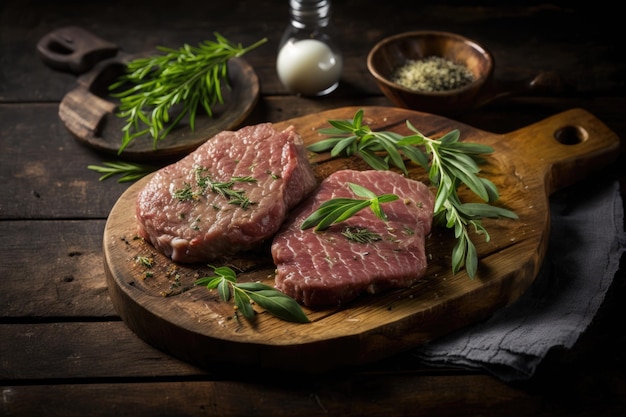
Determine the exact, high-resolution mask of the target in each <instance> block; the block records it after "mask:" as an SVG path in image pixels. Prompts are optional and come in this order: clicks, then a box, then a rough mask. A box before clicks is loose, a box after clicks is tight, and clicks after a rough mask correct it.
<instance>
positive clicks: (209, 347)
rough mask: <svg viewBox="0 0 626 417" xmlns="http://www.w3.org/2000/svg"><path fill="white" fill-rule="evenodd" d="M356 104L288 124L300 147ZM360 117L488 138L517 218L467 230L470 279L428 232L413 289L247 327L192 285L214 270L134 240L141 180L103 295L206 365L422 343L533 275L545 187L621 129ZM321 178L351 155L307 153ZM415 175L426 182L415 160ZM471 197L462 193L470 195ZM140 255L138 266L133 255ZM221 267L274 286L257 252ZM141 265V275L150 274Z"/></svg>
mask: <svg viewBox="0 0 626 417" xmlns="http://www.w3.org/2000/svg"><path fill="white" fill-rule="evenodd" d="M357 110H358V108H357V107H347V108H339V109H335V110H330V111H326V112H323V113H319V114H311V115H308V116H303V117H299V118H295V119H292V120H287V121H284V122H281V123H278V124H277V125H278V126H279V127H280V126H286V125H288V124H293V125H295V126H296V128H297V129H298V131H299V132H300V134H301V135H302V137H303V138H304V140H305V142H306V143H307V144H310V143H313V142H315V141H318V140H319V139H321V138H323V136H321V135H320V134H319V133H318V132H317V130H318V129H319V128H322V127H328V123H327V120H329V119H348V118H351V117H352V116H353V115H354V114H355V112H356V111H357ZM364 110H365V118H364V121H365V123H367V124H368V125H370V126H371V127H372V128H373V129H376V130H394V131H397V132H399V133H404V134H408V133H409V131H408V130H407V128H406V125H405V122H406V120H410V121H411V122H412V123H413V125H415V126H416V127H417V128H418V129H420V130H421V132H422V133H424V134H426V135H428V136H431V137H435V138H436V137H438V136H440V135H442V134H444V133H446V132H448V131H449V130H451V129H459V130H460V131H461V137H462V138H464V140H466V141H469V142H479V143H483V144H487V145H491V146H492V147H493V148H494V149H495V152H494V153H493V154H492V155H491V156H489V157H488V158H487V163H486V164H485V165H484V166H483V171H482V174H483V175H484V176H485V177H487V178H489V179H491V180H492V181H493V182H494V183H495V184H496V185H497V186H498V188H499V190H500V194H501V198H500V201H499V202H498V204H500V205H502V206H504V207H507V208H509V209H511V210H513V211H515V212H516V213H517V214H518V216H519V220H501V219H499V220H489V219H488V220H485V221H484V225H485V227H486V228H487V230H488V231H489V233H490V235H491V240H490V241H489V242H485V239H484V238H483V237H481V236H475V237H474V242H475V243H476V244H477V249H478V253H479V258H480V264H479V270H478V273H477V276H476V277H475V278H474V279H470V278H469V277H468V276H467V275H466V273H465V272H461V273H458V274H456V275H454V274H452V272H451V263H450V253H451V250H452V246H453V245H454V243H455V241H454V238H453V236H452V235H451V234H450V233H449V231H448V230H446V229H442V228H435V230H434V231H433V233H432V235H431V236H430V237H429V238H428V239H427V245H426V246H427V247H426V250H427V253H428V254H429V257H430V258H431V260H430V263H429V267H428V271H427V274H426V276H425V277H424V278H423V279H421V280H420V281H419V282H418V283H417V284H416V285H414V286H413V287H412V288H409V289H405V290H397V291H392V292H389V293H386V294H382V295H377V296H367V295H364V296H362V297H361V298H359V299H358V300H357V301H355V302H353V303H351V304H349V305H346V306H345V307H343V308H335V309H324V310H309V309H305V312H306V313H307V314H308V316H309V318H310V319H311V321H312V322H311V323H310V324H292V323H287V322H284V321H281V320H279V319H276V318H274V317H273V316H271V315H269V314H268V313H266V312H263V311H261V310H260V309H259V313H260V314H258V317H257V320H256V321H255V322H254V323H250V322H248V321H246V320H245V319H243V318H240V319H235V318H233V317H234V312H233V307H232V304H231V303H224V302H221V301H219V299H218V296H217V294H215V293H214V292H210V291H208V290H207V289H206V288H205V287H194V286H193V282H194V281H195V280H196V279H197V278H199V277H202V276H205V275H208V274H210V273H211V268H209V267H208V266H205V265H194V266H185V265H179V264H175V263H173V262H171V260H169V259H167V258H165V257H164V256H162V255H160V254H159V253H157V252H156V251H155V249H154V248H153V247H152V246H151V245H149V244H148V243H146V242H144V241H143V240H141V239H137V238H136V230H137V226H136V219H135V215H134V213H135V210H134V207H135V198H136V195H137V193H138V191H139V189H140V188H141V187H142V186H143V185H144V184H145V182H146V180H147V179H144V180H142V181H140V182H138V183H137V184H134V185H133V186H132V187H130V188H129V189H128V190H127V191H126V192H125V193H124V194H123V195H122V196H121V198H120V199H119V201H118V202H117V203H116V205H115V206H114V207H113V209H112V211H111V213H110V216H109V218H108V221H107V224H106V228H105V232H104V264H105V269H106V276H107V279H108V286H109V290H110V295H111V299H112V301H113V304H114V305H115V308H116V310H117V311H118V312H119V314H120V315H121V317H122V318H123V320H124V321H125V322H126V324H127V325H128V326H129V327H130V328H131V329H132V330H133V331H134V332H136V333H137V335H139V336H140V337H141V338H142V339H144V340H146V341H147V342H149V343H151V344H152V345H154V346H156V347H158V348H160V349H162V350H164V351H166V352H169V353H170V354H172V355H174V356H177V357H179V358H181V359H183V360H186V361H189V362H191V363H194V364H196V365H199V366H202V367H220V366H232V365H255V366H260V367H273V368H275V369H283V370H291V371H308V372H320V371H325V370H329V369H332V368H336V367H340V366H344V365H356V364H362V363H367V362H371V361H375V360H378V359H381V358H384V357H388V356H391V355H393V354H396V353H399V352H401V351H405V350H407V349H410V348H413V347H416V346H419V345H420V344H423V343H425V342H428V341H430V340H432V339H434V338H436V337H439V336H442V335H444V334H446V333H449V332H451V331H453V330H456V329H459V328H461V327H463V326H467V325H469V324H471V323H474V322H477V321H479V320H483V319H485V318H487V317H488V316H489V315H490V314H492V313H493V312H494V311H495V310H497V309H500V308H502V307H504V306H506V305H508V304H510V303H511V302H513V301H514V300H516V299H517V298H518V297H519V296H520V295H521V294H522V293H523V292H524V291H525V290H526V289H527V288H528V286H529V285H530V284H531V283H532V282H533V280H534V279H535V277H536V275H537V272H538V269H539V267H540V265H541V263H542V260H543V257H544V254H545V252H546V247H547V242H548V238H549V226H550V212H549V205H548V203H549V201H548V197H549V195H550V194H551V193H552V192H554V191H556V190H558V189H560V188H563V187H565V186H568V185H570V184H573V183H574V182H576V181H578V180H580V179H582V178H584V177H585V176H586V175H588V174H589V173H590V172H592V171H593V170H595V169H598V168H600V167H603V166H605V165H607V164H609V163H611V162H612V161H613V160H614V159H615V157H616V155H617V152H616V150H617V148H618V145H619V139H618V138H617V136H616V135H615V134H614V133H613V132H612V131H611V130H609V129H608V128H607V127H606V126H605V125H604V124H603V123H602V122H601V121H599V120H598V119H597V118H595V117H594V116H593V115H591V114H589V113H588V112H586V111H584V110H580V109H574V110H570V111H567V112H564V113H560V114H557V115H555V116H553V117H550V118H548V119H546V120H543V121H541V122H538V123H536V124H533V125H530V126H527V127H525V128H522V129H520V130H517V131H514V132H510V133H506V134H493V133H489V132H486V131H482V130H478V129H475V128H473V127H470V126H467V125H463V124H460V123H458V122H455V121H453V120H450V119H446V118H444V117H439V116H435V115H431V114H425V113H419V112H413V111H409V110H403V109H398V108H388V107H366V108H364ZM311 162H312V163H313V164H314V169H315V171H316V174H317V176H318V177H319V178H320V179H321V178H323V177H325V176H327V175H328V174H329V173H331V172H334V171H335V170H338V169H342V168H354V169H366V168H367V167H366V166H364V165H363V164H362V163H359V162H358V160H356V159H335V160H332V159H330V158H329V156H328V155H326V154H322V155H311ZM411 176H412V177H414V178H416V179H421V180H425V177H424V173H423V170H422V169H421V168H419V167H415V168H414V169H412V171H411ZM468 197H469V196H468ZM138 256H141V257H147V258H149V259H151V260H152V263H153V266H152V267H151V268H146V267H145V266H144V265H142V264H140V263H139V262H137V257H138ZM224 264H227V265H230V266H233V267H235V268H237V269H240V270H241V271H242V272H241V273H240V274H239V278H238V279H240V280H261V281H264V282H266V283H268V284H270V285H271V284H272V283H273V279H272V277H271V275H272V273H273V270H274V265H273V263H272V259H271V256H270V255H269V252H268V250H267V247H265V248H259V251H258V252H256V253H249V254H242V255H241V256H238V257H235V258H232V259H228V260H226V261H225V262H224ZM147 273H149V276H147Z"/></svg>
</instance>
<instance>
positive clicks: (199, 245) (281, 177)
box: [136, 123, 317, 263]
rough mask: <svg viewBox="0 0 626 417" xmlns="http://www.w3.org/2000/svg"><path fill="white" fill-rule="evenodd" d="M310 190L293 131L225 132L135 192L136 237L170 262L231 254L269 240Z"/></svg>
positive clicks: (264, 127) (267, 126) (261, 127)
mask: <svg viewBox="0 0 626 417" xmlns="http://www.w3.org/2000/svg"><path fill="white" fill-rule="evenodd" d="M316 185H317V183H316V180H315V177H314V174H313V170H312V168H311V166H310V164H309V162H308V160H307V158H306V154H305V148H304V145H303V143H302V139H301V138H300V136H299V135H298V134H297V133H296V131H295V129H294V128H293V127H289V128H287V129H285V130H284V131H282V132H281V131H277V130H275V129H274V127H273V125H272V124H271V123H262V124H258V125H255V126H247V127H244V128H242V129H240V130H238V131H235V132H233V131H224V132H221V133H219V134H217V135H215V136H214V137H213V138H212V139H210V140H209V141H207V142H206V143H204V144H203V145H202V146H200V147H199V148H198V149H197V150H195V151H194V152H193V153H191V154H189V155H187V156H186V157H185V158H183V159H181V160H180V161H178V162H177V163H175V164H172V165H169V166H167V167H165V168H163V169H161V170H159V171H158V172H157V173H156V174H155V175H154V177H153V178H151V179H150V181H149V182H148V183H147V184H146V186H145V187H144V188H143V189H142V190H141V191H140V192H139V195H138V198H137V212H136V216H137V219H138V221H139V233H140V235H141V236H142V237H143V238H145V239H146V240H148V241H150V242H151V243H152V244H153V245H154V246H155V247H156V248H157V249H158V250H159V251H161V252H162V253H163V254H165V255H166V256H168V257H171V259H172V260H174V261H176V262H183V263H192V262H204V261H209V260H213V259H216V258H218V257H222V256H225V255H232V254H234V253H236V252H239V251H243V250H249V249H251V248H253V247H254V246H255V245H257V244H258V243H259V242H261V241H263V240H265V239H268V238H270V237H271V236H272V235H274V234H275V233H276V231H277V230H278V229H279V228H280V225H281V223H282V222H283V221H284V220H285V217H286V216H287V214H288V211H289V209H291V208H292V207H293V206H295V205H296V204H297V203H299V202H300V200H302V198H304V197H305V196H306V195H307V194H308V193H310V192H311V191H312V190H313V189H314V188H315V186H316Z"/></svg>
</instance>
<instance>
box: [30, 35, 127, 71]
mask: <svg viewBox="0 0 626 417" xmlns="http://www.w3.org/2000/svg"><path fill="white" fill-rule="evenodd" d="M118 49H119V48H118V46H117V45H115V44H114V43H111V42H109V41H106V40H104V39H102V38H99V37H98V36H96V35H94V34H93V33H91V32H89V31H87V30H85V29H83V28H81V27H77V26H67V27H63V28H60V29H56V30H54V31H52V32H50V33H48V34H47V35H45V36H43V37H42V38H41V39H40V40H39V42H38V43H37V52H38V53H39V56H40V57H41V59H42V60H43V61H44V62H45V63H46V64H47V65H49V66H51V67H52V68H56V69H60V70H63V71H69V72H73V73H77V74H81V73H83V72H87V71H89V70H90V69H91V68H92V67H93V66H94V65H95V64H96V63H98V62H100V61H102V60H104V59H107V58H110V57H112V56H114V55H115V54H116V53H117V51H118Z"/></svg>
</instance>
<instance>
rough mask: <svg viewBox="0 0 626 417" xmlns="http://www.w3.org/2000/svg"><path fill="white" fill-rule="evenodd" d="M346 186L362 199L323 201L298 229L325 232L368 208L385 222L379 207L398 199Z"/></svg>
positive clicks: (357, 186)
mask: <svg viewBox="0 0 626 417" xmlns="http://www.w3.org/2000/svg"><path fill="white" fill-rule="evenodd" d="M348 186H349V187H350V189H351V190H352V192H353V193H354V194H356V195H357V196H359V197H363V198H364V199H355V198H333V199H330V200H328V201H325V202H324V203H322V204H321V205H320V206H319V207H318V208H317V210H315V211H314V212H313V213H311V215H309V216H308V217H307V218H306V219H304V221H303V222H302V225H301V226H300V228H301V229H302V230H304V229H308V228H310V227H313V226H315V231H316V232H317V231H321V230H326V229H328V228H329V227H330V226H331V225H333V224H335V223H340V222H342V221H344V220H346V219H349V218H350V217H352V216H354V215H355V214H356V213H358V212H359V211H361V210H363V209H364V208H367V207H370V208H371V209H372V211H373V212H374V214H376V216H377V217H378V218H379V219H381V220H383V221H386V220H387V215H386V214H385V212H384V211H383V209H382V207H381V206H380V205H381V204H382V203H388V202H390V201H394V200H397V199H398V198H399V197H398V196H397V195H395V194H382V195H379V196H377V195H376V194H374V193H373V192H372V191H370V190H368V189H367V188H365V187H363V186H361V185H358V184H353V183H351V182H349V183H348Z"/></svg>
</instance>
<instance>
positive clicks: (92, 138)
mask: <svg viewBox="0 0 626 417" xmlns="http://www.w3.org/2000/svg"><path fill="white" fill-rule="evenodd" d="M118 49H119V48H118V47H117V46H116V45H115V44H112V43H111V42H108V41H106V40H104V39H101V38H99V37H98V36H96V35H94V34H93V33H91V32H89V31H87V30H85V29H83V28H80V27H74V26H70V27H64V28H60V29H57V30H55V31H53V32H50V33H48V34H46V35H45V36H44V37H43V38H42V39H41V40H40V41H39V43H38V45H37V50H38V53H39V55H40V56H41V58H42V59H43V61H44V62H45V63H46V64H48V65H49V66H51V67H54V68H57V69H60V70H63V71H69V72H73V73H77V74H80V75H79V76H78V78H77V80H76V86H75V87H74V88H73V89H72V90H70V91H69V92H68V93H67V94H66V95H65V96H64V97H63V99H62V101H61V103H60V104H59V118H60V119H61V120H62V121H63V123H64V124H65V126H66V127H67V128H68V130H69V131H70V132H72V134H73V135H74V136H75V137H76V138H77V140H78V141H80V142H82V143H84V144H86V145H88V146H90V147H93V148H95V149H97V150H98V151H101V152H104V153H107V154H111V155H115V156H117V155H118V150H119V148H120V146H121V144H122V127H123V126H124V124H125V123H126V122H125V120H124V119H122V118H120V117H118V116H116V114H115V113H116V111H117V105H118V100H117V99H116V98H114V97H112V96H111V95H110V92H109V90H108V87H109V85H111V83H113V82H114V81H115V80H116V79H117V77H118V76H120V75H121V74H122V73H123V71H124V68H125V65H126V64H127V63H128V62H130V61H131V60H132V59H135V58H139V57H147V56H149V55H150V54H148V53H142V54H129V53H125V52H122V51H120V52H118ZM155 53H156V52H155ZM228 82H229V86H228V87H226V86H224V87H223V89H222V94H223V97H224V103H223V104H217V105H215V106H214V107H213V109H212V110H213V115H212V116H211V117H210V116H208V115H207V114H206V112H205V111H204V109H200V110H199V111H198V114H197V117H196V120H195V126H194V129H193V130H191V128H190V126H189V123H188V118H184V119H183V120H182V121H181V122H180V124H179V125H178V126H177V127H176V128H174V129H173V130H172V131H171V132H170V133H169V134H168V136H167V137H166V138H165V139H164V140H161V141H159V142H158V143H157V146H156V148H155V147H154V143H153V140H152V137H151V136H150V135H144V136H141V137H139V138H137V139H135V140H134V141H133V142H131V144H130V145H129V146H128V147H127V148H126V149H125V150H124V152H122V154H121V156H122V157H124V158H125V159H131V160H136V161H159V162H162V161H164V160H165V161H167V160H172V159H174V158H177V157H180V156H182V155H185V154H187V153H189V152H191V151H193V150H194V149H196V148H197V147H198V146H200V145H201V144H202V143H204V142H205V141H206V140H207V139H209V138H211V137H213V136H214V135H215V134H216V133H219V132H221V131H222V130H232V129H235V128H237V127H239V125H240V124H241V123H242V122H243V121H244V120H245V119H246V117H248V115H249V114H250V112H251V111H252V110H253V109H254V106H255V105H256V103H257V101H258V98H259V92H260V91H259V79H258V76H257V74H256V73H255V71H254V69H253V68H252V67H251V66H250V65H249V64H248V63H247V62H246V61H245V60H244V59H242V58H233V59H230V60H229V62H228ZM176 111H177V109H172V111H171V116H170V117H171V118H172V119H173V118H174V117H175V114H176Z"/></svg>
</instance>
